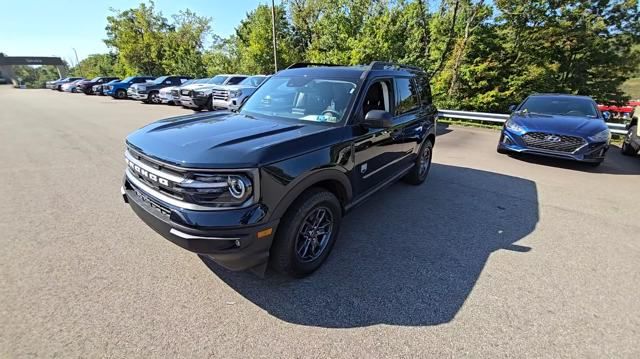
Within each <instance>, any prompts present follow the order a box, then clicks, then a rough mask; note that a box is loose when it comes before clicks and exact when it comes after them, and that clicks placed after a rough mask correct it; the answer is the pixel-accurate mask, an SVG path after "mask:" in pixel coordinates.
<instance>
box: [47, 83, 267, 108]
mask: <svg viewBox="0 0 640 359" xmlns="http://www.w3.org/2000/svg"><path fill="white" fill-rule="evenodd" d="M267 78H268V76H265V75H255V76H249V75H242V74H221V75H216V76H213V77H210V78H201V79H193V78H191V77H189V76H161V77H157V78H156V77H153V76H130V77H127V78H125V79H123V80H120V79H119V78H117V77H109V76H99V77H96V78H93V79H91V80H88V79H85V78H81V77H67V78H64V79H58V80H54V81H48V82H47V88H49V89H52V90H58V91H62V92H72V93H77V92H82V93H84V94H86V95H99V96H111V97H113V98H114V99H119V100H122V99H127V98H128V99H132V100H138V101H142V102H144V103H151V104H168V105H172V106H176V105H178V106H183V107H185V108H190V109H192V110H194V111H202V110H209V111H213V110H217V109H228V110H233V111H236V110H238V109H239V108H240V106H241V105H242V103H244V101H245V100H246V99H247V98H249V96H251V94H253V92H254V91H255V90H256V88H258V86H260V85H261V84H262V82H264V80H265V79H267Z"/></svg>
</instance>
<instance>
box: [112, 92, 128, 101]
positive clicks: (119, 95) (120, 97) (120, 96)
mask: <svg viewBox="0 0 640 359" xmlns="http://www.w3.org/2000/svg"><path fill="white" fill-rule="evenodd" d="M114 95H115V97H116V98H117V99H118V100H124V99H125V98H127V91H126V90H125V89H117V90H116V93H115V94H114Z"/></svg>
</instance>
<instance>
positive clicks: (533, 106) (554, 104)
mask: <svg viewBox="0 0 640 359" xmlns="http://www.w3.org/2000/svg"><path fill="white" fill-rule="evenodd" d="M518 111H520V112H528V113H539V114H544V115H560V116H586V117H593V118H596V117H598V112H597V110H596V105H595V104H594V102H593V101H592V100H590V99H586V98H580V97H575V98H571V97H551V96H550V97H542V96H532V97H529V98H528V99H527V100H526V101H525V102H524V103H523V104H522V105H521V106H520V108H519V109H518Z"/></svg>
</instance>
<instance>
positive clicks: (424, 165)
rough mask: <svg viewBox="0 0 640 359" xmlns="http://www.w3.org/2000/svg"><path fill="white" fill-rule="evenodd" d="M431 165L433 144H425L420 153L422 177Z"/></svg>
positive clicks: (420, 172)
mask: <svg viewBox="0 0 640 359" xmlns="http://www.w3.org/2000/svg"><path fill="white" fill-rule="evenodd" d="M429 166H431V146H427V145H426V144H425V146H423V149H422V153H421V154H420V171H419V175H420V178H422V177H424V176H425V175H426V174H427V171H428V170H429Z"/></svg>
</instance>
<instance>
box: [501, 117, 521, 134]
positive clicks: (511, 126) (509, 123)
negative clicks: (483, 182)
mask: <svg viewBox="0 0 640 359" xmlns="http://www.w3.org/2000/svg"><path fill="white" fill-rule="evenodd" d="M505 127H506V128H507V129H508V130H510V131H513V132H516V133H522V132H524V128H523V127H522V126H520V125H518V124H517V123H515V122H514V121H513V120H511V119H509V120H507V123H506V124H505Z"/></svg>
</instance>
